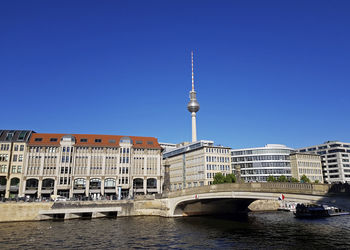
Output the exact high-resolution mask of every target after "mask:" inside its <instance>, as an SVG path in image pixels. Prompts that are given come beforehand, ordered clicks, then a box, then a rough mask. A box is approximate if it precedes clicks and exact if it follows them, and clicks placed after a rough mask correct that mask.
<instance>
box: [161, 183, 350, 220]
mask: <svg viewBox="0 0 350 250" xmlns="http://www.w3.org/2000/svg"><path fill="white" fill-rule="evenodd" d="M332 187H333V186H331V185H328V184H308V183H305V184H302V183H289V182H286V183H283V182H267V183H230V184H219V185H210V186H202V187H196V188H188V189H183V190H179V191H173V192H168V193H165V194H163V198H162V202H163V206H162V207H163V209H164V208H165V207H166V208H167V211H166V216H169V217H176V216H189V215H200V214H215V213H235V212H239V211H246V210H247V208H248V206H249V205H250V204H251V203H252V202H253V201H255V200H274V201H276V200H278V198H279V197H280V196H281V194H283V195H284V197H285V201H290V202H298V203H319V204H328V205H334V206H337V207H339V208H342V209H344V210H348V211H350V192H349V187H350V186H347V189H346V190H342V189H339V188H338V189H334V188H332ZM164 212H165V211H163V216H164Z"/></svg>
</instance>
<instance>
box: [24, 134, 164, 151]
mask: <svg viewBox="0 0 350 250" xmlns="http://www.w3.org/2000/svg"><path fill="white" fill-rule="evenodd" d="M64 135H68V134H45V133H33V134H32V136H31V138H30V140H29V145H30V146H59V145H60V141H61V138H62V136H64ZM72 136H74V137H75V146H92V147H119V141H120V139H121V138H123V137H129V138H130V139H131V140H132V143H133V147H134V148H153V149H161V147H160V145H159V143H158V140H157V138H155V137H142V136H122V135H87V134H72ZM37 138H41V141H36V140H35V139H37ZM51 138H57V141H51ZM81 139H87V142H82V141H81ZM96 139H100V140H101V142H95V140H96ZM111 140H115V142H114V141H111ZM141 142H142V143H141Z"/></svg>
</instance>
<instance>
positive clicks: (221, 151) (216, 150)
mask: <svg viewBox="0 0 350 250" xmlns="http://www.w3.org/2000/svg"><path fill="white" fill-rule="evenodd" d="M205 152H206V153H216V154H228V153H229V150H228V149H225V148H205Z"/></svg>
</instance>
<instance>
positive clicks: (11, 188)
mask: <svg viewBox="0 0 350 250" xmlns="http://www.w3.org/2000/svg"><path fill="white" fill-rule="evenodd" d="M10 191H12V192H17V191H18V186H10Z"/></svg>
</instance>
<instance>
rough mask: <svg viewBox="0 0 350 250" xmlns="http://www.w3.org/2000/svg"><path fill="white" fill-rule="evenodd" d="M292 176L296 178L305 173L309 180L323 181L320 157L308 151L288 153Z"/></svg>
mask: <svg viewBox="0 0 350 250" xmlns="http://www.w3.org/2000/svg"><path fill="white" fill-rule="evenodd" d="M290 165H291V170H292V177H294V178H296V179H298V180H299V181H300V178H301V177H302V176H303V175H305V176H306V177H307V178H309V179H310V181H311V182H318V183H323V174H322V164H321V157H320V156H319V155H316V154H310V153H292V154H291V155H290Z"/></svg>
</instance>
